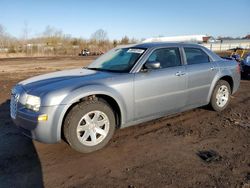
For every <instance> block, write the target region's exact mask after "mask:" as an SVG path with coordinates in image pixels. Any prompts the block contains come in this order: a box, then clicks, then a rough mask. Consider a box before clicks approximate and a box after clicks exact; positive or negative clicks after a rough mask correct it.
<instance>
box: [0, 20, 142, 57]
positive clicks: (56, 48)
mask: <svg viewBox="0 0 250 188" xmlns="http://www.w3.org/2000/svg"><path fill="white" fill-rule="evenodd" d="M137 42H138V40H136V39H130V38H129V37H127V36H124V37H122V39H121V40H109V38H108V33H107V32H106V31H104V30H103V29H98V30H97V31H95V32H94V33H93V34H92V35H91V37H90V38H89V39H83V38H75V37H71V36H70V35H67V34H64V33H63V32H62V31H61V30H59V29H56V28H54V27H51V26H47V27H46V28H45V30H44V31H43V32H42V33H41V34H40V35H39V36H37V37H29V29H28V27H27V26H25V28H24V30H23V36H22V37H21V38H16V37H13V36H11V35H10V34H9V33H8V32H6V29H5V28H4V26H2V25H1V24H0V54H2V55H3V54H4V55H7V56H8V55H10V54H12V56H15V55H16V56H18V54H19V55H20V54H21V55H23V56H50V55H51V56H54V55H58V56H59V55H77V54H78V53H79V52H80V51H81V50H84V49H88V50H89V51H90V52H91V53H92V54H96V55H98V54H101V53H104V52H106V51H107V50H109V49H111V48H113V47H116V46H117V45H124V44H132V43H137Z"/></svg>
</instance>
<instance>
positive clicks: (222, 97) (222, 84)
mask: <svg viewBox="0 0 250 188" xmlns="http://www.w3.org/2000/svg"><path fill="white" fill-rule="evenodd" d="M230 96H231V87H230V85H229V83H228V82H227V81H225V80H219V81H218V83H217V84H216V86H215V88H214V91H213V94H212V97H211V101H210V104H211V106H212V108H213V109H214V110H215V111H222V110H224V109H225V108H226V107H227V106H228V104H229V102H230Z"/></svg>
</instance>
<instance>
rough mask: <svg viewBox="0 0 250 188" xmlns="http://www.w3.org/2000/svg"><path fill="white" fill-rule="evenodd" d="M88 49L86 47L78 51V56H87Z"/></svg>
mask: <svg viewBox="0 0 250 188" xmlns="http://www.w3.org/2000/svg"><path fill="white" fill-rule="evenodd" d="M89 55H90V51H89V50H88V49H84V50H82V51H81V52H80V53H79V56H89Z"/></svg>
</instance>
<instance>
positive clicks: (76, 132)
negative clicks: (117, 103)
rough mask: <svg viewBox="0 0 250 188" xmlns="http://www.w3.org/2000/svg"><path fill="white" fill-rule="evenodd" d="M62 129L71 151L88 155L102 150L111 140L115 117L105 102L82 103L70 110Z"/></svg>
mask: <svg viewBox="0 0 250 188" xmlns="http://www.w3.org/2000/svg"><path fill="white" fill-rule="evenodd" d="M63 128H64V136H65V138H66V140H67V142H68V143H69V145H70V146H71V147H72V148H73V149H75V150H77V151H79V152H82V153H89V152H93V151H96V150H99V149H101V148H103V147H104V146H105V145H106V144H107V143H108V142H109V140H110V139H111V138H112V136H113V134H114V131H115V116H114V113H113V110H112V108H111V107H110V106H109V105H108V104H107V103H106V102H105V101H99V100H93V101H84V102H81V103H79V104H77V105H76V106H74V107H73V108H72V109H71V111H70V112H69V113H68V115H67V116H66V119H65V122H64V127H63Z"/></svg>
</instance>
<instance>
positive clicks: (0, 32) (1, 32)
mask: <svg viewBox="0 0 250 188" xmlns="http://www.w3.org/2000/svg"><path fill="white" fill-rule="evenodd" d="M4 41H5V28H4V26H3V25H1V24H0V48H3V47H4Z"/></svg>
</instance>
